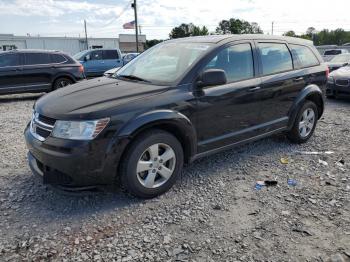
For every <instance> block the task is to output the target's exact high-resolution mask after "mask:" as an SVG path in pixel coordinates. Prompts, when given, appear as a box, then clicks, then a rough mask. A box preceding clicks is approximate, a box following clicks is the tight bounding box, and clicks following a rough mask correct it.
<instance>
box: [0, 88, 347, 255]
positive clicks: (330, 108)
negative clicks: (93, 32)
mask: <svg viewBox="0 0 350 262" xmlns="http://www.w3.org/2000/svg"><path fill="white" fill-rule="evenodd" d="M38 97H39V96H38V95H31V94H29V95H11V96H2V97H0V131H1V133H0V134H1V135H0V156H1V157H0V261H350V175H349V170H350V156H349V146H350V134H349V133H350V100H331V101H328V102H327V103H328V104H327V110H326V112H325V114H324V116H323V117H322V119H321V120H320V121H319V123H318V126H317V129H316V132H315V134H314V136H313V138H312V139H311V140H310V141H309V142H308V143H306V144H304V145H292V144H290V143H289V142H288V140H286V138H285V137H284V136H283V135H278V136H274V137H271V138H268V139H264V140H261V141H259V142H255V143H252V144H248V145H245V146H242V147H238V148H235V149H233V150H229V151H226V152H223V153H219V154H216V155H213V156H210V157H207V158H204V159H201V160H198V161H196V162H195V163H193V164H192V165H190V166H187V167H185V168H184V172H183V175H182V177H181V179H180V180H179V181H178V182H177V184H176V185H175V186H174V188H173V189H171V190H170V191H169V192H168V193H166V194H164V195H162V196H160V197H158V198H155V199H152V200H140V199H136V198H133V197H131V196H128V195H126V194H124V193H123V192H91V193H88V194H87V193H85V194H82V195H78V196H69V195H64V194H62V193H60V192H57V191H55V190H53V189H51V188H50V187H47V186H44V185H42V184H41V183H40V182H39V181H37V180H36V179H34V177H33V176H32V174H31V172H30V170H29V168H28V165H27V162H26V148H25V143H24V139H23V130H24V128H25V126H26V124H27V122H28V121H29V119H30V116H31V111H32V106H33V104H34V102H35V100H36V99H37V98H38ZM304 151H306V152H314V151H316V152H319V154H305V152H304ZM325 151H333V152H334V153H332V152H326V153H325ZM281 158H283V159H282V161H281ZM282 162H283V163H282ZM288 179H293V180H295V181H293V182H296V185H294V186H293V185H289V184H288V183H287V180H288ZM260 180H262V181H265V180H275V181H277V182H278V184H277V185H276V186H269V187H267V186H263V187H262V188H261V189H260V190H257V189H255V184H256V181H260Z"/></svg>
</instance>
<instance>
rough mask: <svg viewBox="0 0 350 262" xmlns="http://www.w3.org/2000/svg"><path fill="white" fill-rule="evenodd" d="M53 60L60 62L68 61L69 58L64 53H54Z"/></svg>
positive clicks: (53, 61)
mask: <svg viewBox="0 0 350 262" xmlns="http://www.w3.org/2000/svg"><path fill="white" fill-rule="evenodd" d="M51 61H52V63H55V64H60V63H64V62H66V61H67V59H66V58H65V57H64V56H63V55H59V54H52V55H51Z"/></svg>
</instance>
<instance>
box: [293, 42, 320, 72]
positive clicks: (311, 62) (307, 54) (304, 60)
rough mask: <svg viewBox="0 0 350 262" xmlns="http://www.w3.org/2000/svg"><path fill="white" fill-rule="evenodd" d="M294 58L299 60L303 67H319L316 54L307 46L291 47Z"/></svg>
mask: <svg viewBox="0 0 350 262" xmlns="http://www.w3.org/2000/svg"><path fill="white" fill-rule="evenodd" d="M290 48H291V49H292V54H293V57H296V58H298V60H299V63H300V66H301V67H309V66H315V65H318V64H319V62H318V60H317V58H316V56H315V55H314V53H313V52H312V51H311V50H310V49H309V48H308V47H306V46H301V45H290Z"/></svg>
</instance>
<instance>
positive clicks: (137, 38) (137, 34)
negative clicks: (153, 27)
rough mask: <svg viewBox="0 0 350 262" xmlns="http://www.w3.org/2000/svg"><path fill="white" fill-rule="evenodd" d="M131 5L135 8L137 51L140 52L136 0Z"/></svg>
mask: <svg viewBox="0 0 350 262" xmlns="http://www.w3.org/2000/svg"><path fill="white" fill-rule="evenodd" d="M131 7H132V8H134V14H135V34H136V52H137V53H138V52H139V32H138V26H137V5H136V0H134V3H132V4H131Z"/></svg>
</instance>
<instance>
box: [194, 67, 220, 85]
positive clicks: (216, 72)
mask: <svg viewBox="0 0 350 262" xmlns="http://www.w3.org/2000/svg"><path fill="white" fill-rule="evenodd" d="M226 83H227V78H226V73H225V71H224V70H222V69H208V70H205V71H204V72H203V73H202V74H201V76H200V77H199V81H198V82H197V86H198V87H201V88H203V87H207V86H218V85H224V84H226Z"/></svg>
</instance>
